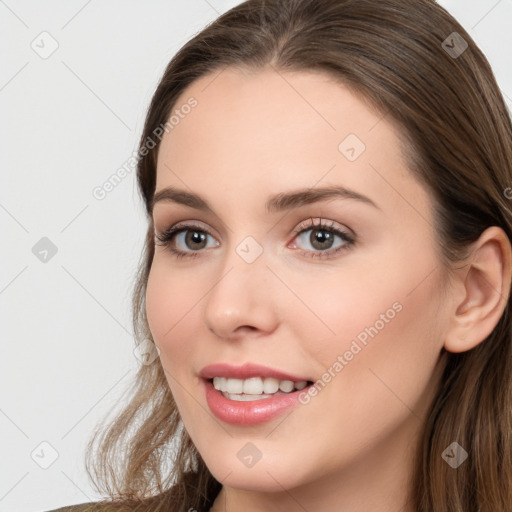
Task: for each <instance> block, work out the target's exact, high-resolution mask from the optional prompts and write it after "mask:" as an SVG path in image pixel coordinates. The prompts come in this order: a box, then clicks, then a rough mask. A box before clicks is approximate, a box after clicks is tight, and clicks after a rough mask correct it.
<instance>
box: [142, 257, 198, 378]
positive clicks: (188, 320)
mask: <svg viewBox="0 0 512 512" xmlns="http://www.w3.org/2000/svg"><path fill="white" fill-rule="evenodd" d="M187 283H188V284H187ZM194 290H195V287H193V286H190V282H189V281H188V282H187V281H186V280H184V279H183V278H182V277H181V278H180V276H179V274H178V273H176V272H173V271H172V269H169V268H167V267H166V266H165V265H163V264H161V263H159V262H154V264H153V267H152V269H151V272H150V274H149V277H148V283H147V289H146V315H147V319H148V324H149V328H150V330H151V334H152V336H153V340H154V341H155V343H156V345H157V346H158V348H159V349H160V358H161V361H162V364H163V366H164V368H165V369H166V370H168V371H169V372H172V374H174V373H175V372H176V369H177V368H178V369H183V368H186V367H185V366H184V365H180V362H181V361H185V360H187V358H189V357H190V356H191V354H190V353H189V352H191V350H192V347H191V343H187V340H189V339H190V329H192V328H193V327H192V326H197V325H199V323H198V318H197V314H198V313H197V312H196V311H199V308H198V307H197V308H195V307H194V306H195V305H198V304H199V302H200V298H201V294H200V293H199V291H197V289H196V290H195V291H194Z"/></svg>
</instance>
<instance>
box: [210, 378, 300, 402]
mask: <svg viewBox="0 0 512 512" xmlns="http://www.w3.org/2000/svg"><path fill="white" fill-rule="evenodd" d="M213 386H214V388H215V389H217V390H219V391H223V392H225V393H228V394H230V395H238V396H239V397H241V396H242V393H243V394H244V395H262V394H264V395H265V396H260V397H258V398H268V396H267V395H272V394H282V393H290V392H292V391H293V390H294V389H303V388H305V387H306V386H307V381H305V380H302V381H299V382H292V381H291V380H281V381H280V380H278V379H274V378H273V377H266V378H262V377H251V378H249V379H230V378H226V377H214V378H213ZM233 399H234V400H246V399H247V400H250V399H251V398H250V397H247V398H233Z"/></svg>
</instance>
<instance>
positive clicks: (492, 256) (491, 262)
mask: <svg viewBox="0 0 512 512" xmlns="http://www.w3.org/2000/svg"><path fill="white" fill-rule="evenodd" d="M455 281H456V282H455V287H454V288H453V290H455V293H454V295H453V297H454V302H453V309H454V311H453V314H452V317H451V319H450V327H449V329H448V331H447V333H446V337H445V342H444V348H445V349H446V350H447V351H448V352H465V351H467V350H470V349H472V348H473V347H475V346H476V345H478V344H479V343H481V342H482V341H483V340H485V339H486V338H487V336H489V334H491V332H492V331H493V329H494V328H495V327H496V325H497V323H498V321H499V319H500V318H501V315H502V314H503V311H504V310H505V306H506V305H507V301H508V298H509V294H510V282H511V247H510V240H509V239H508V237H507V235H506V233H505V232H504V231H503V229H501V228H499V227H497V226H491V227H490V228H487V229H486V230H485V231H484V232H483V233H482V234H481V235H480V237H479V239H478V240H477V241H476V242H474V243H473V245H472V250H471V253H470V254H469V256H468V258H467V264H465V265H464V266H463V267H461V268H459V269H458V270H457V274H456V278H455Z"/></svg>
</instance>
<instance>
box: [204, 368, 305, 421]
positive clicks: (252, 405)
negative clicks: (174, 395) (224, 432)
mask: <svg viewBox="0 0 512 512" xmlns="http://www.w3.org/2000/svg"><path fill="white" fill-rule="evenodd" d="M199 374H200V376H201V377H202V378H203V380H202V384H203V385H204V389H205V394H206V402H207V403H208V407H209V408H210V410H211V411H212V413H213V414H214V415H215V416H216V417H217V418H219V419H220V420H222V421H225V422H226V423H232V424H237V425H257V424H260V423H264V422H266V421H270V420H271V419H274V418H276V417H278V416H280V415H281V414H283V413H284V411H286V410H287V409H289V408H290V407H293V406H294V405H297V404H299V403H300V402H299V397H300V394H301V393H304V392H307V390H308V388H309V386H306V387H305V388H303V389H301V390H296V391H293V392H291V393H286V394H282V395H275V396H272V397H270V398H262V399H260V400H252V401H250V402H239V401H235V400H229V399H228V398H225V397H224V395H223V394H222V392H221V391H218V390H217V389H215V388H214V387H213V383H212V382H211V381H210V379H213V377H227V378H233V379H248V378H251V377H273V378H274V379H278V380H291V381H293V382H300V381H304V380H305V381H311V382H314V379H313V378H311V377H300V376H297V375H292V374H289V373H286V372H283V371H281V370H275V369H273V368H269V367H267V366H262V365H257V364H250V363H246V364H244V365H242V366H231V365H229V364H226V363H217V364H211V365H208V366H205V367H204V368H203V369H202V370H201V371H200V373H199Z"/></svg>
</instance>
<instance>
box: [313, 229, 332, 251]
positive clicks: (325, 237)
mask: <svg viewBox="0 0 512 512" xmlns="http://www.w3.org/2000/svg"><path fill="white" fill-rule="evenodd" d="M313 233H314V232H313ZM322 233H323V234H322ZM312 236H313V240H312V244H313V246H314V245H315V243H316V242H318V243H320V246H321V247H320V248H323V249H324V248H325V247H323V245H326V244H327V245H329V241H332V237H331V233H329V232H327V231H320V230H319V231H316V235H312Z"/></svg>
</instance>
